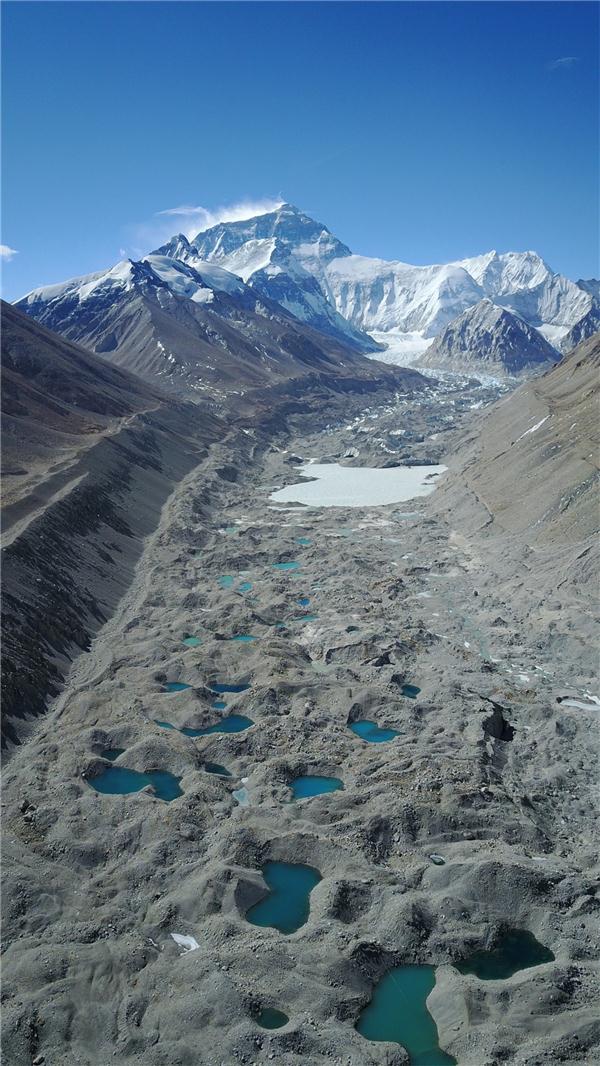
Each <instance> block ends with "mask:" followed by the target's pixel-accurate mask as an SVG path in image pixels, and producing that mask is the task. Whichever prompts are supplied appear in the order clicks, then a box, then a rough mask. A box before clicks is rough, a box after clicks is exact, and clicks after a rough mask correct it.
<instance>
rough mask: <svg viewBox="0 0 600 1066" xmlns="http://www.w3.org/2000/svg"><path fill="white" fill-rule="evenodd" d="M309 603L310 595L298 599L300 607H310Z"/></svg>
mask: <svg viewBox="0 0 600 1066" xmlns="http://www.w3.org/2000/svg"><path fill="white" fill-rule="evenodd" d="M309 603H310V597H309V596H301V597H300V599H299V600H298V605H299V606H300V607H308V605H309Z"/></svg>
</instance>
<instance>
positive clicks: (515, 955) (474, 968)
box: [454, 929, 554, 981]
mask: <svg viewBox="0 0 600 1066" xmlns="http://www.w3.org/2000/svg"><path fill="white" fill-rule="evenodd" d="M553 961H554V955H553V953H552V952H551V951H550V948H547V947H545V946H544V944H540V942H539V940H536V939H535V937H534V935H533V933H530V932H529V931H528V930H527V929H513V930H511V932H510V933H506V934H505V935H504V936H503V937H502V940H501V941H500V943H499V944H498V945H497V947H495V948H492V950H491V951H475V952H474V953H473V954H472V955H470V956H469V957H468V958H466V959H463V960H462V962H455V963H454V965H455V966H456V969H457V970H459V971H460V973H464V974H467V973H472V974H475V976H476V977H478V978H479V980H480V981H505V980H506V979H507V978H508V977H512V975H513V974H515V973H518V972H519V970H527V969H529V968H530V967H531V966H541V965H542V963H544V962H553Z"/></svg>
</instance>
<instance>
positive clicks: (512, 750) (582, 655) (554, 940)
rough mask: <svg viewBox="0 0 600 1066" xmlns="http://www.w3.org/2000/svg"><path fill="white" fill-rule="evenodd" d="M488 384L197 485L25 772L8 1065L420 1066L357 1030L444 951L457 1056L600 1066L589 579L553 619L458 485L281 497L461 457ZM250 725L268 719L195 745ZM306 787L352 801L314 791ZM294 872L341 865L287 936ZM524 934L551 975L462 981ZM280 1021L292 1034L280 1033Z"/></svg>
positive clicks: (249, 462) (446, 1026)
mask: <svg viewBox="0 0 600 1066" xmlns="http://www.w3.org/2000/svg"><path fill="white" fill-rule="evenodd" d="M478 396H480V393H479V392H478V391H477V390H476V389H475V390H471V391H469V390H468V389H462V390H461V389H458V390H456V391H455V392H452V391H449V392H444V393H439V394H437V395H436V394H435V393H434V392H432V395H431V396H430V397H429V400H428V402H427V403H426V402H425V401H423V400H422V399H419V401H418V403H417V402H416V401H415V402H414V403H412V405H411V403H410V402H409V401H406V402H404V403H402V404H398V405H397V406H396V407H394V406H392V405H390V407H389V408H388V409H387V410H386V411H381V412H378V413H379V414H380V417H379V418H373V417H372V415H373V414H374V413H376V412H374V411H373V410H372V411H371V412H364V413H363V415H361V416H360V418H357V419H356V420H352V421H351V422H350V423H347V425H345V426H344V427H342V428H335V427H332V428H330V430H329V431H328V432H325V433H319V434H317V433H311V434H307V432H306V428H305V427H306V416H303V418H300V417H298V419H297V421H296V425H295V430H294V432H295V436H294V437H293V439H291V438H290V437H289V436H285V435H284V434H283V433H281V434H280V435H279V436H278V437H276V438H271V439H270V441H269V440H267V439H262V440H260V439H258V438H255V437H254V436H253V435H252V434H239V436H238V437H237V438H232V440H231V443H230V444H229V445H228V446H227V447H224V446H223V447H219V446H217V447H215V448H214V449H213V451H212V453H211V458H210V462H207V463H205V464H204V465H203V467H202V468H201V469H200V468H199V469H198V471H197V472H196V473H195V474H194V473H193V474H191V475H188V477H187V478H186V479H185V480H184V481H183V482H182V483H181V485H180V487H179V489H178V490H177V491H176V493H175V494H174V496H173V497H172V498H171V500H170V503H169V505H168V506H167V508H165V510H164V512H163V516H162V522H161V526H160V529H159V530H158V532H157V533H156V535H155V536H153V537H152V538H151V539H150V540H149V541H148V543H147V547H146V551H145V553H144V555H143V558H142V560H141V562H140V565H139V566H138V571H137V577H136V581H135V583H134V585H133V586H132V587H131V588H130V590H129V591H128V592H127V594H126V595H125V596H124V598H123V599H122V601H121V604H120V607H119V610H118V612H117V613H116V614H115V615H114V617H113V618H112V619H111V620H110V621H109V622H108V623H107V624H106V625H105V626H104V628H103V629H102V631H101V633H100V635H99V636H98V638H97V639H96V640H95V641H94V642H93V644H92V646H91V649H90V651H89V653H88V654H87V655H85V656H83V657H81V658H80V659H79V660H78V661H77V663H76V664H75V666H74V669H73V671H72V673H71V676H70V678H69V682H68V685H67V688H66V689H65V691H64V693H63V695H62V696H61V697H60V698H59V699H58V700H57V702H56V703H55V705H54V706H53V708H52V709H51V710H50V711H49V713H48V714H47V715H46V716H45V717H44V718H43V719H41V720H40V724H39V726H38V728H37V729H36V730H35V732H34V733H33V734H32V736H31V738H30V739H29V740H28V742H27V744H25V745H24V746H23V747H22V748H21V749H20V750H17V751H15V752H14V753H13V755H12V757H11V759H10V760H9V762H8V764H7V765H6V767H5V771H4V813H3V828H4V834H5V844H4V856H3V859H4V877H5V889H4V908H5V922H4V960H3V967H4V979H3V997H4V1004H3V1040H4V1054H5V1061H6V1062H7V1063H9V1064H10V1066H30V1064H31V1063H32V1061H42V1059H40V1058H39V1056H43V1061H44V1063H45V1066H107V1064H108V1063H113V1062H118V1063H123V1064H126V1066H175V1064H177V1066H231V1064H236V1063H245V1064H248V1066H249V1064H255V1066H259V1064H260V1066H262V1064H265V1066H268V1064H270V1063H276V1064H277V1066H319V1064H325V1063H328V1064H332V1066H384V1064H386V1066H400V1064H403V1066H404V1064H406V1062H407V1056H406V1054H405V1052H404V1050H403V1049H402V1047H401V1046H400V1045H398V1044H390V1043H377V1042H374V1041H371V1040H367V1039H365V1038H364V1037H363V1036H361V1035H360V1034H359V1033H358V1032H357V1031H356V1029H355V1023H356V1020H357V1019H358V1017H359V1015H360V1013H361V1011H362V1009H363V1008H364V1006H365V1004H366V1003H367V1002H368V1001H369V999H370V997H371V995H372V991H373V988H374V986H375V984H376V982H377V981H378V980H379V978H381V977H382V976H383V975H384V974H385V973H387V972H388V971H389V970H390V969H392V967H395V966H400V965H402V964H428V965H431V966H434V967H435V968H436V984H435V987H434V989H433V991H432V992H431V994H430V996H429V999H428V1008H429V1011H430V1013H431V1016H432V1017H433V1019H434V1021H435V1023H436V1025H437V1031H438V1036H439V1044H440V1047H441V1048H442V1049H443V1050H444V1051H446V1052H447V1053H448V1054H451V1055H453V1056H454V1057H455V1058H456V1059H457V1061H458V1062H459V1063H460V1066H495V1064H498V1063H501V1062H502V1063H510V1064H513V1066H550V1064H555V1063H558V1062H562V1063H577V1064H580V1066H590V1064H592V1063H594V1062H598V1061H599V1059H598V1045H599V1026H598V1022H597V1018H598V1010H597V1004H598V990H599V984H600V975H599V969H598V962H597V943H598V930H599V922H598V915H599V909H600V904H599V902H598V897H597V895H596V882H595V877H596V875H597V872H598V862H597V850H598V849H597V830H596V825H597V823H596V817H597V814H596V812H595V809H594V796H595V788H596V783H597V765H598V763H597V751H596V749H597V714H588V713H585V712H583V711H582V710H581V709H579V708H577V707H571V706H565V704H564V703H559V702H557V697H560V696H565V695H569V696H571V697H573V698H575V699H577V698H580V697H583V696H584V694H587V693H590V692H591V693H595V691H596V689H595V679H594V677H593V674H594V671H595V652H593V651H592V649H593V641H592V636H591V630H590V628H589V625H588V621H587V616H585V617H584V618H583V621H582V618H581V604H580V603H577V602H575V599H576V598H571V597H570V594H569V591H568V589H566V588H565V589H562V590H561V601H560V602H561V609H560V610H557V611H554V606H553V603H549V604H548V606H547V609H548V611H549V612H551V614H549V615H548V617H549V618H551V621H552V625H544V624H543V621H542V620H541V618H542V616H541V615H540V614H539V612H538V610H537V608H536V610H535V611H532V609H531V603H530V599H528V597H530V596H531V591H530V584H529V585H528V578H527V569H526V567H523V570H522V577H521V587H520V588H519V587H517V583H516V582H514V584H513V586H512V588H511V595H510V597H507V596H506V595H505V592H504V590H503V587H502V585H501V584H499V582H498V580H497V579H495V577H494V546H493V544H492V543H490V542H487V543H486V545H485V550H483V548H482V546H481V544H480V542H479V541H478V540H477V539H476V538H474V537H473V538H469V539H466V538H465V537H464V536H463V535H462V534H461V532H460V530H459V529H457V528H455V525H454V524H453V520H452V513H451V512H450V511H449V510H448V509H444V508H442V509H440V508H438V509H437V510H436V508H435V506H434V501H435V499H436V497H437V495H438V493H437V492H436V493H433V494H432V495H431V496H429V497H428V498H427V499H421V500H418V499H417V500H416V501H414V502H413V503H411V504H410V506H409V507H405V508H403V507H398V506H397V505H396V504H388V505H386V506H380V507H362V508H360V507H355V506H354V507H339V508H332V507H327V508H323V509H318V510H316V509H315V510H312V509H311V510H310V511H308V510H307V509H305V508H302V507H295V508H294V507H289V508H287V509H286V510H285V511H281V512H280V511H278V510H277V509H273V508H272V507H269V497H270V494H271V492H272V491H273V486H274V485H282V484H286V483H288V484H289V483H290V482H292V481H295V480H296V479H297V474H296V471H295V463H296V460H297V458H300V459H302V457H303V456H317V457H318V458H319V459H321V460H324V461H325V462H327V461H330V460H331V461H333V462H341V463H342V464H355V465H357V464H358V465H363V466H377V465H382V464H383V463H385V462H388V461H394V462H396V461H402V460H403V459H404V460H406V459H410V460H411V461H417V462H421V463H423V464H429V465H439V464H440V462H441V461H442V460H443V458H444V456H445V440H446V439H447V437H446V435H447V434H448V433H450V431H451V430H452V428H453V426H454V425H455V424H456V419H457V418H460V417H461V416H462V413H463V412H464V411H468V410H469V407H470V406H473V405H474V404H475V403H476V402H479V400H478ZM399 427H401V428H402V427H410V430H409V436H407V437H398V436H397V435H396V436H392V433H396V432H397V430H398V428H399ZM432 437H435V439H434V440H432V439H431V438H432ZM350 449H352V450H353V454H352V456H351V457H349V458H348V459H344V458H343V457H344V455H346V454H347V453H348V451H349V450H350ZM356 453H358V454H356ZM294 457H295V458H294ZM290 460H291V461H290ZM392 469H393V468H392ZM446 476H447V475H445V477H446ZM306 542H309V543H306ZM286 562H296V563H298V564H299V565H298V566H297V567H295V568H293V569H291V568H288V569H277V568H276V566H275V564H279V563H286ZM224 575H227V576H229V577H231V579H232V580H231V581H230V582H225V583H224V582H222V581H220V578H222V577H223V576H224ZM425 593H426V594H427V595H424V594H425ZM572 599H573V602H572ZM576 611H579V615H578V617H579V626H578V628H577V629H576V630H575V629H574V628H573V627H572V625H571V622H572V620H573V618H574V617H575V616H576V615H575V612H576ZM307 616H308V617H307ZM532 620H533V621H532ZM245 634H252V635H253V636H254V637H255V639H254V640H253V641H251V642H245V641H235V640H231V639H229V638H231V637H233V636H236V635H239V636H241V635H245ZM191 636H195V637H197V638H198V639H199V640H200V641H201V643H200V644H198V645H197V646H190V645H189V643H187V644H186V643H184V640H185V639H187V638H189V637H191ZM558 648H560V654H557V649H558ZM169 682H171V683H172V682H180V683H181V684H186V685H189V686H190V687H189V688H185V689H183V688H182V689H180V690H179V691H172V692H168V691H165V690H166V687H167V684H168V683H169ZM223 685H226V686H228V688H229V689H230V691H227V692H225V693H222V694H219V695H218V696H216V697H215V692H214V689H215V687H216V686H223ZM406 685H410V686H414V688H416V689H419V690H420V691H418V692H417V693H416V695H412V694H413V693H414V689H410V690H407V689H406V688H404V686H406ZM246 686H247V687H246ZM406 692H410V693H411V695H406V694H404V693H406ZM223 703H225V705H226V706H225V707H223V706H222V704H223ZM230 714H238V715H244V716H246V717H247V718H249V719H251V722H252V724H251V725H250V726H249V727H248V728H246V729H244V730H242V731H239V732H227V733H226V732H214V733H210V734H208V735H205V736H201V737H197V738H193V737H190V736H186V735H185V734H184V733H182V732H180V730H181V729H182V728H187V729H199V728H200V729H202V728H204V727H206V726H208V725H212V724H215V723H217V722H219V720H220V719H221V718H222V717H227V716H228V715H230ZM365 720H368V721H372V722H375V723H376V724H377V725H378V726H379V727H380V728H381V729H386V730H390V731H395V733H397V734H398V735H395V736H393V739H391V740H389V741H388V742H383V743H370V742H368V741H367V740H365V739H362V738H361V737H360V736H357V735H355V733H354V732H353V731H352V730H351V729H350V728H349V726H350V725H351V724H353V723H355V722H357V721H365ZM157 721H158V722H162V723H165V722H167V723H169V724H171V725H173V726H175V727H177V728H175V729H165V728H163V727H161V726H160V725H158V724H157ZM115 749H118V750H121V751H122V754H120V755H117V757H116V758H114V752H115ZM106 751H109V752H110V753H111V756H112V757H113V761H112V762H109V761H107V759H106V758H105V757H104V756H103V753H104V752H106ZM108 765H111V766H115V767H119V766H121V767H125V768H129V769H132V770H137V771H139V772H146V773H147V772H149V771H152V770H163V771H168V772H169V773H171V774H173V775H175V776H176V777H177V778H178V779H179V785H180V788H181V791H182V793H183V794H182V795H181V796H180V797H179V798H175V799H173V800H172V801H171V802H163V801H161V800H160V799H158V798H157V797H156V796H155V795H154V794H153V792H152V790H151V789H149V788H146V789H144V790H142V791H139V792H136V793H134V794H129V795H118V794H115V795H107V794H101V793H99V792H97V791H95V790H94V789H93V788H92V787H90V779H91V778H93V777H94V776H95V775H97V774H98V773H100V772H102V770H104V769H106V767H107V766H108ZM215 765H217V766H218V767H219V769H220V770H225V771H226V772H228V773H229V774H230V775H231V776H224V775H223V774H218V773H215V772H214V767H215ZM211 767H212V768H213V769H212V771H211ZM303 775H322V776H326V777H336V778H339V779H341V780H343V783H344V788H343V790H341V789H339V790H337V791H332V792H329V793H326V794H321V795H318V796H315V797H313V798H309V799H305V800H302V801H301V802H291V799H292V792H291V789H290V783H291V782H292V781H293V780H295V779H296V778H297V777H299V776H303ZM236 793H237V802H236ZM240 794H242V798H244V799H245V798H246V797H247V798H248V799H249V803H248V804H246V803H240V802H239V800H240ZM268 862H283V863H301V864H305V865H307V866H310V867H311V868H313V869H316V870H317V871H318V872H319V874H320V876H321V880H320V881H319V883H318V884H316V886H315V887H314V889H313V890H312V892H311V895H310V911H309V915H308V920H307V921H306V923H305V924H304V925H302V927H301V928H299V929H298V930H297V931H296V932H293V933H291V934H290V935H284V934H282V933H280V932H279V931H278V930H277V929H274V928H270V927H264V928H263V927H258V926H256V925H253V924H252V923H250V922H249V921H248V920H247V918H246V914H247V912H248V910H249V909H250V908H251V907H252V906H253V905H254V904H255V903H257V902H258V901H259V900H260V899H261V898H263V897H264V896H265V895H266V893H267V891H268V890H267V886H266V884H265V881H264V879H263V877H262V873H261V870H262V868H263V867H264V865H265V864H266V863H268ZM511 929H518V930H526V931H528V932H529V933H531V934H533V935H534V936H535V937H536V939H537V940H538V941H539V943H540V944H542V945H544V946H545V947H547V948H548V949H549V950H550V951H551V952H552V954H553V956H554V960H553V961H545V962H543V963H542V964H540V965H538V966H535V967H534V968H532V969H526V970H521V971H519V972H516V973H515V974H514V975H513V976H511V977H508V978H506V979H503V980H490V981H483V980H480V979H479V978H478V977H477V976H476V975H474V974H463V973H460V972H459V970H458V969H457V968H456V966H455V965H454V964H455V963H456V962H458V961H460V960H461V959H464V958H465V957H467V956H468V955H471V954H472V953H473V952H475V951H478V950H481V949H487V948H492V947H495V946H496V944H497V943H498V942H500V941H501V940H502V937H503V935H504V934H505V933H506V931H507V930H511ZM196 945H197V946H196ZM267 1009H272V1010H276V1011H281V1012H283V1013H284V1014H285V1015H287V1017H288V1018H289V1021H288V1022H287V1023H286V1024H284V1025H283V1026H282V1027H281V1028H279V1029H273V1030H266V1029H264V1028H261V1026H260V1025H259V1024H258V1023H257V1021H256V1018H257V1017H258V1016H259V1014H260V1012H261V1011H263V1010H267Z"/></svg>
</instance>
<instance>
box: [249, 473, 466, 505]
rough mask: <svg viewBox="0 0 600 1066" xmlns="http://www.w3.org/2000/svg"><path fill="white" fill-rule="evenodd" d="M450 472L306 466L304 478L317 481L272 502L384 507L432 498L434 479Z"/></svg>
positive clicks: (274, 495) (288, 490)
mask: <svg viewBox="0 0 600 1066" xmlns="http://www.w3.org/2000/svg"><path fill="white" fill-rule="evenodd" d="M446 469H447V467H445V466H441V465H440V466H396V467H389V468H377V467H361V466H340V465H339V463H311V464H308V463H306V464H304V466H303V467H302V469H301V470H300V474H301V476H302V477H303V478H316V479H317V480H315V481H309V482H299V483H298V484H296V485H288V486H287V487H286V488H283V489H279V490H278V491H277V492H273V493H271V496H270V497H269V498H270V499H271V500H274V501H275V502H276V503H292V502H293V503H303V504H305V505H306V506H308V507H381V506H385V504H388V503H402V502H403V501H404V500H412V499H414V498H415V497H416V496H428V495H429V493H430V492H433V490H434V488H435V480H434V476H436V475H439V474H441V473H443V472H444V470H446Z"/></svg>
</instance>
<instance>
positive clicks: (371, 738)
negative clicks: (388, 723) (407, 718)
mask: <svg viewBox="0 0 600 1066" xmlns="http://www.w3.org/2000/svg"><path fill="white" fill-rule="evenodd" d="M349 725H350V729H351V730H352V732H353V733H356V736H357V737H360V738H361V740H368V742H369V744H383V743H384V741H386V740H393V739H394V737H399V736H400V733H399V732H398V730H397V729H381V728H380V727H379V726H378V725H377V722H370V721H369V720H368V719H365V721H364V722H350V723H349Z"/></svg>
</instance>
